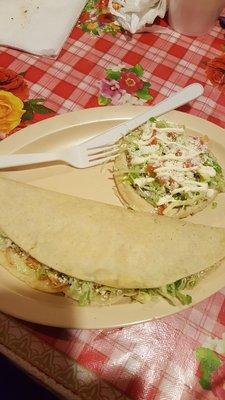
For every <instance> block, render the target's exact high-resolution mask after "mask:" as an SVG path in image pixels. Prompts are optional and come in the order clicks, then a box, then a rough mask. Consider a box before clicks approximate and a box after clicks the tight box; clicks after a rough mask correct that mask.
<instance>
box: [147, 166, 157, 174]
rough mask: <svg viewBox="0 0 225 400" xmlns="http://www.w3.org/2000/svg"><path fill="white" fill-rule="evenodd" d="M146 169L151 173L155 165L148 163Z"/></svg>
mask: <svg viewBox="0 0 225 400" xmlns="http://www.w3.org/2000/svg"><path fill="white" fill-rule="evenodd" d="M146 170H147V173H148V174H152V173H153V172H154V171H155V167H154V165H152V164H148V165H147V168H146Z"/></svg>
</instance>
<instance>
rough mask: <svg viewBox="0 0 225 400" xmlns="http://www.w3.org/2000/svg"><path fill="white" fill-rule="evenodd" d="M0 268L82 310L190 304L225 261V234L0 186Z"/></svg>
mask: <svg viewBox="0 0 225 400" xmlns="http://www.w3.org/2000/svg"><path fill="white" fill-rule="evenodd" d="M0 230H1V234H0V265H1V266H2V267H4V268H6V269H7V270H8V271H9V272H10V273H12V274H13V275H15V276H16V277H17V278H19V279H21V280H23V281H24V282H26V283H27V284H28V285H30V286H32V287H33V288H35V289H38V290H42V291H46V292H51V293H59V294H63V295H66V296H69V297H71V298H73V299H74V300H76V301H77V302H78V303H79V304H80V305H88V304H90V303H94V304H112V303H114V302H120V301H122V300H123V299H126V300H127V299H128V300H129V301H140V302H144V301H147V300H149V299H151V298H152V297H153V296H156V295H161V296H163V297H165V298H166V299H167V300H168V301H170V302H172V303H173V302H174V300H179V301H180V302H181V303H183V304H188V303H190V302H191V297H190V295H188V294H186V293H185V289H190V288H191V287H193V286H194V285H195V284H196V283H197V282H198V281H199V280H200V279H202V278H203V277H204V275H205V274H206V273H209V272H210V270H212V269H214V268H216V266H217V265H219V264H221V262H222V263H223V259H224V257H225V230H224V229H222V228H215V227H209V226H204V225H195V224H190V223H187V222H184V221H180V220H177V219H172V218H167V217H161V216H157V215H149V214H147V213H143V212H134V211H130V210H127V209H123V208H121V207H117V206H112V205H108V204H103V203H99V202H95V201H92V200H85V199H81V198H77V197H73V196H69V195H64V194H61V193H56V192H53V191H48V190H44V189H41V188H37V187H34V186H30V185H26V184H23V183H19V182H15V181H12V180H7V179H3V178H0Z"/></svg>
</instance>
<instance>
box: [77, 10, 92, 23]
mask: <svg viewBox="0 0 225 400" xmlns="http://www.w3.org/2000/svg"><path fill="white" fill-rule="evenodd" d="M89 19H90V14H89V13H88V12H87V11H83V12H82V13H81V15H80V18H79V22H80V23H82V22H85V21H88V20H89Z"/></svg>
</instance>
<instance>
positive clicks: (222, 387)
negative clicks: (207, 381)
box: [211, 363, 225, 400]
mask: <svg viewBox="0 0 225 400" xmlns="http://www.w3.org/2000/svg"><path fill="white" fill-rule="evenodd" d="M211 389H212V392H213V394H214V395H215V396H216V398H217V399H218V400H224V399H225V363H224V364H222V365H221V366H220V367H219V368H218V369H217V370H216V371H215V372H213V374H212V377H211Z"/></svg>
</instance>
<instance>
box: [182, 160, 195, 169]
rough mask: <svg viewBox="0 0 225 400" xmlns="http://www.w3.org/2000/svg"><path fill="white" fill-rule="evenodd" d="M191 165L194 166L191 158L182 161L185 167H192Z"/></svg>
mask: <svg viewBox="0 0 225 400" xmlns="http://www.w3.org/2000/svg"><path fill="white" fill-rule="evenodd" d="M193 166H194V164H193V162H192V161H191V160H186V161H185V162H184V167H186V168H190V167H193Z"/></svg>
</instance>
